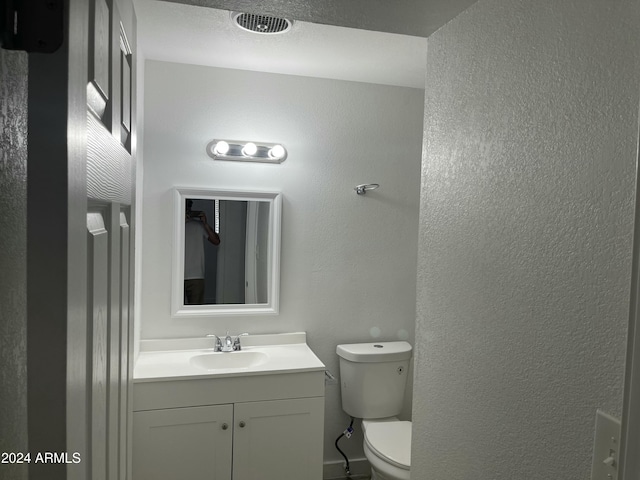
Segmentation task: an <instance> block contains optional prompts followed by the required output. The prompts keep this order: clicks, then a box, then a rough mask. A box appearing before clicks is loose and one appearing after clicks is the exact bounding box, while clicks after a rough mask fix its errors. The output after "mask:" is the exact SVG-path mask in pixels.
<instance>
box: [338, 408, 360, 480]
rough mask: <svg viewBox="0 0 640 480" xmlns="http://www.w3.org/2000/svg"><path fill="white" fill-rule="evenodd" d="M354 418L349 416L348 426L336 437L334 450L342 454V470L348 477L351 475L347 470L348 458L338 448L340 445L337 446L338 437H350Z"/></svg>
mask: <svg viewBox="0 0 640 480" xmlns="http://www.w3.org/2000/svg"><path fill="white" fill-rule="evenodd" d="M354 420H355V419H354V418H353V417H351V423H350V424H349V426H348V427H347V429H346V430H345V431H344V432H342V433H341V434H340V435H339V436H338V438H336V444H335V445H336V450H338V451H339V452H340V455H342V456H343V457H344V461H345V462H346V463H345V466H344V471H345V473H346V474H347V476H348V477H350V476H351V471H350V470H349V459H348V458H347V456H346V455H345V454H344V452H343V451H342V450H340V447H339V446H338V442H339V441H340V439H341V438H342V437H347V438H351V435H352V434H353V421H354Z"/></svg>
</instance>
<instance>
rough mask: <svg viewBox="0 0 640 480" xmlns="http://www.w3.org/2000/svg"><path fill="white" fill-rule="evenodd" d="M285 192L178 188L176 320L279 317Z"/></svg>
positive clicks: (173, 306) (173, 288) (173, 301)
mask: <svg viewBox="0 0 640 480" xmlns="http://www.w3.org/2000/svg"><path fill="white" fill-rule="evenodd" d="M281 214H282V194H281V193H279V192H255V191H241V190H233V191H232V190H220V189H216V190H209V189H198V188H187V187H185V188H182V187H178V188H175V189H174V212H173V218H174V244H173V269H172V274H173V275H172V282H171V310H172V315H173V316H174V317H196V316H212V315H214V316H215V315H251V314H276V313H278V304H279V302H278V300H279V285H280V224H281Z"/></svg>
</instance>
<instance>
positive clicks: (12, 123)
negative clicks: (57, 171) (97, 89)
mask: <svg viewBox="0 0 640 480" xmlns="http://www.w3.org/2000/svg"><path fill="white" fill-rule="evenodd" d="M27 73H28V60H27V54H26V53H22V52H20V53H18V52H10V51H7V50H1V49H0V272H1V273H0V452H16V451H22V452H26V451H27V450H28V448H27V365H26V363H27V353H26V349H27V343H26V335H27V294H26V289H27V277H26V272H27V259H26V253H27V248H26V244H27V215H26V214H27ZM27 467H28V465H26V464H23V465H11V464H5V465H0V477H2V478H3V479H6V480H14V479H16V480H17V479H26V478H27Z"/></svg>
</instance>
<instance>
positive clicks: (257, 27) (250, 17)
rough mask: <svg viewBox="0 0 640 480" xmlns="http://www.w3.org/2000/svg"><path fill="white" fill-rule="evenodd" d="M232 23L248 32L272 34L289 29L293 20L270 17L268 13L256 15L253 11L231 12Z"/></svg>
mask: <svg viewBox="0 0 640 480" xmlns="http://www.w3.org/2000/svg"><path fill="white" fill-rule="evenodd" d="M231 19H232V20H233V23H235V24H236V25H237V26H239V27H240V28H242V29H243V30H247V31H249V32H254V33H261V34H263V35H273V34H276V33H285V32H288V31H289V30H290V29H291V25H293V22H292V21H291V20H287V19H286V18H278V17H271V16H269V15H257V14H254V13H237V12H233V13H231Z"/></svg>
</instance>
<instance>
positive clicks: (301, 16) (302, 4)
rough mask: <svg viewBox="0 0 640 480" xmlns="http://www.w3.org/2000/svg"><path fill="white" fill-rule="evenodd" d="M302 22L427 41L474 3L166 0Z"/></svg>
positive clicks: (470, 0) (433, 0) (445, 0)
mask: <svg viewBox="0 0 640 480" xmlns="http://www.w3.org/2000/svg"><path fill="white" fill-rule="evenodd" d="M170 1H172V2H176V3H183V4H190V5H199V6H202V7H212V8H219V9H223V10H234V11H240V12H249V13H262V14H271V15H280V16H284V17H287V18H292V19H294V20H302V21H305V22H313V23H322V24H326V25H337V26H342V27H350V28H360V29H364V30H375V31H379V32H389V33H400V34H404V35H414V36H420V37H428V36H429V35H431V34H432V33H433V32H435V31H436V30H438V29H439V28H440V27H441V26H443V25H444V24H445V23H447V22H448V21H449V20H451V19H453V18H454V17H456V16H457V15H458V14H459V13H461V12H462V11H464V10H466V9H467V8H468V7H469V6H471V5H472V4H474V3H475V2H476V1H477V0H170Z"/></svg>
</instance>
